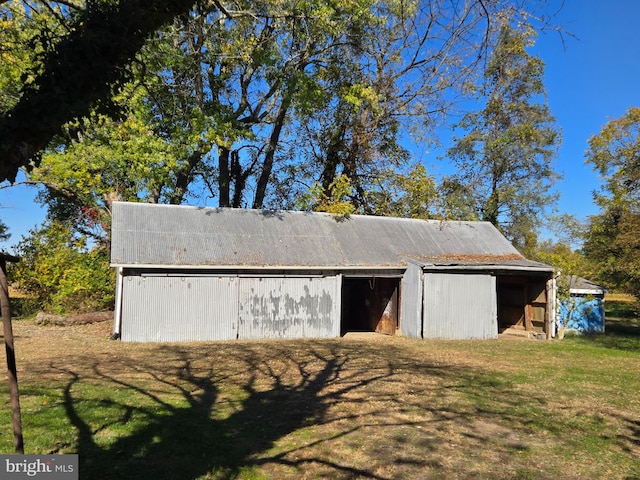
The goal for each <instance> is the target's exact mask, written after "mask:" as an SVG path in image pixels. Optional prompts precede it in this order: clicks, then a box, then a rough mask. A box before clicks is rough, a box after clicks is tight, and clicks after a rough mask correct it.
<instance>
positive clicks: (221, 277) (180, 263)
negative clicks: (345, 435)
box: [111, 202, 555, 341]
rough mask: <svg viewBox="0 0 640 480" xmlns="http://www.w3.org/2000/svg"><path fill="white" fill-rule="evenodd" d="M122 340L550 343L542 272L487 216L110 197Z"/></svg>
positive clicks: (546, 276) (545, 269) (548, 273)
mask: <svg viewBox="0 0 640 480" xmlns="http://www.w3.org/2000/svg"><path fill="white" fill-rule="evenodd" d="M112 213H113V217H112V237H111V240H112V245H111V264H112V266H113V267H115V268H117V272H118V282H117V291H116V312H115V325H114V334H115V335H116V336H120V338H121V339H122V340H125V341H194V340H230V339H265V338H303V337H304V338H327V337H338V336H341V335H343V334H345V333H347V332H350V331H368V332H378V333H383V334H387V335H396V334H399V335H406V336H410V337H416V338H447V339H449V338H451V339H453V338H479V339H487V338H496V337H497V336H498V333H499V332H502V331H505V330H509V329H516V330H521V331H525V332H536V333H543V334H546V335H547V336H548V335H550V321H549V319H550V318H551V317H550V312H551V310H552V306H553V305H554V302H555V298H554V297H553V295H552V294H551V293H550V291H551V290H550V289H549V288H548V284H549V281H550V279H551V277H552V271H553V270H552V268H551V267H550V266H548V265H544V264H541V263H537V262H532V261H529V260H527V259H525V258H524V257H522V256H521V255H520V254H519V253H518V251H517V250H516V249H515V248H514V247H513V246H512V245H511V244H510V243H509V242H508V241H507V240H506V238H505V237H504V236H502V235H501V234H500V232H498V230H497V229H496V228H495V227H494V226H493V225H491V224H490V223H487V222H457V221H451V222H442V221H436V220H416V219H401V218H389V217H373V216H362V215H352V216H350V217H347V218H338V217H335V216H333V215H330V214H325V213H309V212H292V211H262V210H247V209H228V208H225V209H219V208H201V207H185V206H173V205H153V204H143V203H127V202H114V204H113V211H112Z"/></svg>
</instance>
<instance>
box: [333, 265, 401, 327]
mask: <svg viewBox="0 0 640 480" xmlns="http://www.w3.org/2000/svg"><path fill="white" fill-rule="evenodd" d="M399 295H400V279H399V278H387V277H382V278H380V277H366V278H360V277H358V278H351V277H345V278H343V281H342V315H341V322H340V327H341V328H340V330H341V335H344V334H345V333H347V332H376V333H382V334H385V335H395V334H396V330H398V328H399V326H400V325H399V318H400V316H399V305H400V303H399Z"/></svg>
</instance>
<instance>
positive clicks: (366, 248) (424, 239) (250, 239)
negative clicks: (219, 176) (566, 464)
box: [111, 202, 525, 268]
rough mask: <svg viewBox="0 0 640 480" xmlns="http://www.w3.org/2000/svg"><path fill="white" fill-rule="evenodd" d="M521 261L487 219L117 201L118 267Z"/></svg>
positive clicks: (114, 228) (115, 236)
mask: <svg viewBox="0 0 640 480" xmlns="http://www.w3.org/2000/svg"><path fill="white" fill-rule="evenodd" d="M407 259H412V260H415V261H416V262H419V263H425V264H432V263H433V262H434V261H435V262H439V263H453V264H461V263H470V264H485V263H491V262H492V261H495V262H497V263H503V262H505V261H507V260H508V261H511V262H513V261H514V260H517V259H521V260H525V259H524V258H523V257H522V256H521V255H520V254H519V253H518V251H517V250H516V249H515V248H514V247H513V246H512V245H511V244H510V243H509V242H508V241H507V239H506V238H505V237H504V236H503V235H501V234H500V233H499V232H498V230H497V229H496V228H495V227H494V226H493V225H491V224H490V223H488V222H457V221H452V222H441V221H436V220H416V219H404V218H391V217H373V216H362V215H352V216H350V217H348V218H342V219H339V218H336V217H334V216H333V215H331V214H325V213H309V212H293V211H262V210H247V209H228V208H227V209H219V208H202V207H187V206H174V205H153V204H144V203H128V202H114V204H113V220H112V250H111V262H112V265H114V266H140V267H144V266H154V267H159V266H165V267H172V268H179V267H193V266H198V267H201V268H202V267H211V268H220V267H225V266H226V267H230V268H231V267H233V268H237V267H278V266H282V267H327V268H330V267H339V268H341V267H372V268H374V267H401V266H404V265H406V262H407Z"/></svg>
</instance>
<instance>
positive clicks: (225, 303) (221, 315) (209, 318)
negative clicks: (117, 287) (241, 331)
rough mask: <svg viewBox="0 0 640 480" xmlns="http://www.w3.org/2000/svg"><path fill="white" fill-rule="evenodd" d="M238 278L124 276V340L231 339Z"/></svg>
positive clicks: (236, 316)
mask: <svg viewBox="0 0 640 480" xmlns="http://www.w3.org/2000/svg"><path fill="white" fill-rule="evenodd" d="M237 298H238V278H237V277H225V276H215V277H213V276H211V277H203V276H193V277H189V276H186V277H177V276H127V277H125V278H124V282H123V297H122V318H123V322H122V332H121V338H122V340H123V341H134V342H180V341H196V340H230V339H235V338H236V334H237V326H238V301H237Z"/></svg>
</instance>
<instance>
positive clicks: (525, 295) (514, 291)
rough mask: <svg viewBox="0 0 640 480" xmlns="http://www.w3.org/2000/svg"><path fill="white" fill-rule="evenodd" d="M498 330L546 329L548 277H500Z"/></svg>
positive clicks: (533, 331)
mask: <svg viewBox="0 0 640 480" xmlns="http://www.w3.org/2000/svg"><path fill="white" fill-rule="evenodd" d="M497 287H498V332H499V333H505V332H506V331H509V332H512V333H516V332H517V331H522V332H531V333H543V332H545V326H546V316H547V314H548V313H547V311H546V310H547V296H546V288H545V279H541V278H535V277H518V276H502V277H498V282H497Z"/></svg>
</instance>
